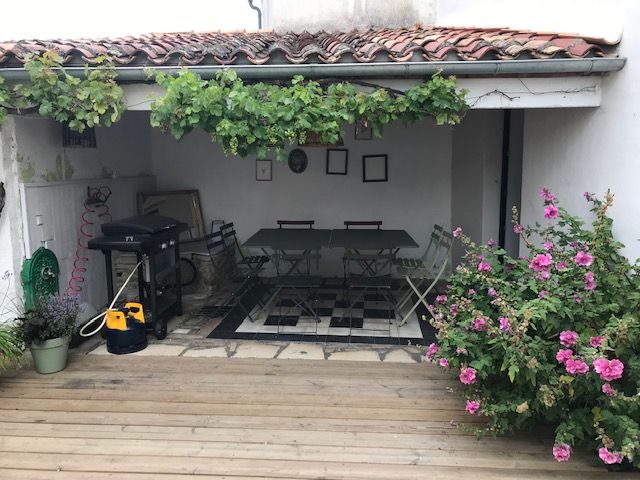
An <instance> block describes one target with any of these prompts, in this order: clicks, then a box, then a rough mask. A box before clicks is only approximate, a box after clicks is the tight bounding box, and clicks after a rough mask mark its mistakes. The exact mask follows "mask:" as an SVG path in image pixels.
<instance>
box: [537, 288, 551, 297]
mask: <svg viewBox="0 0 640 480" xmlns="http://www.w3.org/2000/svg"><path fill="white" fill-rule="evenodd" d="M547 295H549V292H548V291H547V290H540V291H539V292H538V298H544V297H546V296H547Z"/></svg>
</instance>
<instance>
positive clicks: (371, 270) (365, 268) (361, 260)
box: [342, 220, 391, 278]
mask: <svg viewBox="0 0 640 480" xmlns="http://www.w3.org/2000/svg"><path fill="white" fill-rule="evenodd" d="M344 226H345V228H346V229H347V230H354V229H355V228H358V229H360V230H367V229H372V230H381V229H382V221H381V220H365V221H362V220H357V221H356V220H346V221H345V222H344ZM363 227H364V228H363ZM347 253H351V255H350V258H349V262H352V263H353V264H354V265H356V264H357V265H358V267H359V268H360V269H361V275H363V276H370V277H376V276H378V275H379V273H380V272H379V271H380V270H381V269H384V268H385V267H386V266H390V265H391V263H390V262H389V263H387V262H383V263H381V262H379V260H380V258H383V259H388V258H389V257H388V256H387V255H386V254H384V252H383V251H378V252H376V253H360V252H359V251H358V250H351V251H348V252H347ZM346 260H347V259H346V258H343V259H342V261H343V264H344V265H346V263H345V262H346ZM351 274H352V275H353V274H354V272H353V270H351ZM346 276H347V274H346V270H345V278H346Z"/></svg>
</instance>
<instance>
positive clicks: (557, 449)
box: [553, 443, 571, 462]
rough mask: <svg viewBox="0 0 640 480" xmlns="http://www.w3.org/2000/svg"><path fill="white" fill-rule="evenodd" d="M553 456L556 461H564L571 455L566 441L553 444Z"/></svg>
mask: <svg viewBox="0 0 640 480" xmlns="http://www.w3.org/2000/svg"><path fill="white" fill-rule="evenodd" d="M553 456H554V458H555V459H556V460H557V461H558V462H566V461H568V460H569V458H570V457H571V447H570V446H569V445H567V444H566V443H560V444H557V445H554V446H553Z"/></svg>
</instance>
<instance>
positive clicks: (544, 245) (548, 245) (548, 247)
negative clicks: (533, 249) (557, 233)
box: [542, 241, 553, 252]
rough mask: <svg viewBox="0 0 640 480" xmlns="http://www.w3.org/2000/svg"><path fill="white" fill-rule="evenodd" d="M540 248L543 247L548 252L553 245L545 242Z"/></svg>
mask: <svg viewBox="0 0 640 480" xmlns="http://www.w3.org/2000/svg"><path fill="white" fill-rule="evenodd" d="M542 246H543V247H544V249H545V250H546V251H547V252H548V251H549V250H552V249H553V243H551V242H549V241H546V242H544V243H543V244H542Z"/></svg>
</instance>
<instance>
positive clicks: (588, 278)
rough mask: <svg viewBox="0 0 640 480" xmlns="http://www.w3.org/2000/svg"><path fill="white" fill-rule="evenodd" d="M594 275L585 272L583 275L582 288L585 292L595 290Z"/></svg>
mask: <svg viewBox="0 0 640 480" xmlns="http://www.w3.org/2000/svg"><path fill="white" fill-rule="evenodd" d="M594 278H595V275H594V273H593V272H587V273H585V274H584V288H585V290H595V288H596V281H595V279H594Z"/></svg>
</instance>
